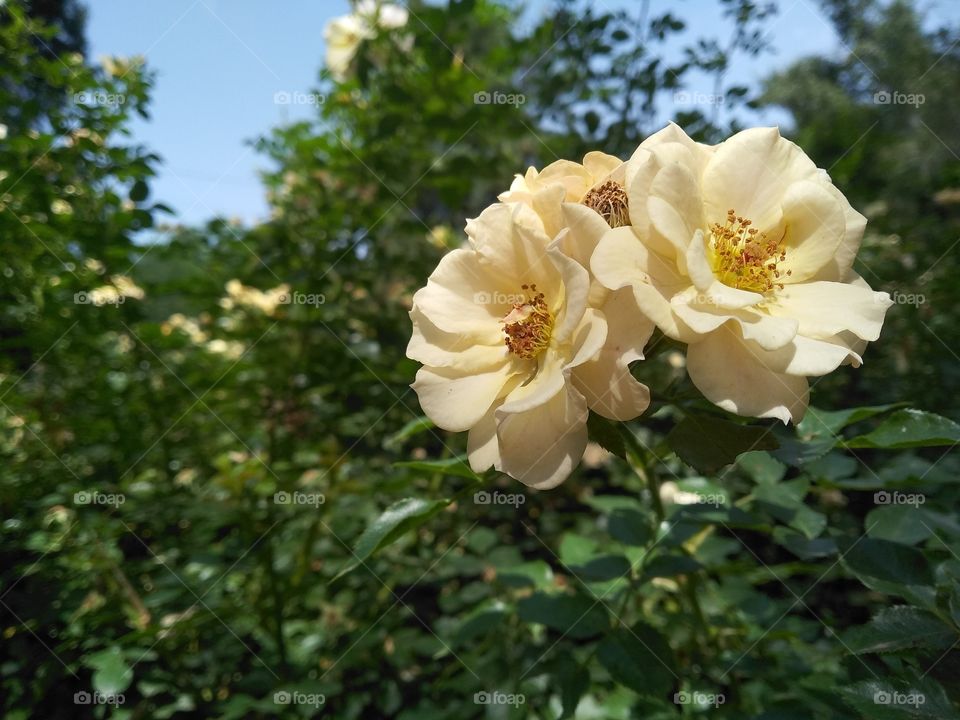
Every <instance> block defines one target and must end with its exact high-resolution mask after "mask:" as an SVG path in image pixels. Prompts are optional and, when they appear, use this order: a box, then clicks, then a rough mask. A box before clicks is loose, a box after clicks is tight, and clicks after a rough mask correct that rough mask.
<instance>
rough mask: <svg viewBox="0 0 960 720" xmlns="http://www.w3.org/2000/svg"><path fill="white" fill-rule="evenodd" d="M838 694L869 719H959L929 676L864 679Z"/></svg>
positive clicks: (958, 715)
mask: <svg viewBox="0 0 960 720" xmlns="http://www.w3.org/2000/svg"><path fill="white" fill-rule="evenodd" d="M840 692H841V694H842V695H843V698H844V700H846V701H847V702H848V703H849V704H850V705H851V706H852V707H854V708H855V709H856V710H857V711H858V712H860V713H861V714H862V716H863V717H865V718H870V720H960V714H958V713H957V711H956V709H955V708H954V707H953V704H952V703H951V702H950V700H949V698H948V697H947V694H946V692H945V691H944V689H943V687H942V686H940V684H939V683H937V682H936V681H935V680H933V679H931V678H929V677H927V678H923V679H922V680H920V681H918V682H905V681H889V680H886V679H871V680H864V681H861V682H858V683H856V684H854V685H852V686H851V687H849V688H843V689H841V691H840Z"/></svg>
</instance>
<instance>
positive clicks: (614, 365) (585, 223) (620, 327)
mask: <svg viewBox="0 0 960 720" xmlns="http://www.w3.org/2000/svg"><path fill="white" fill-rule="evenodd" d="M626 170H627V165H626V163H624V162H623V161H622V160H620V159H619V158H616V157H614V156H612V155H607V154H605V153H602V152H590V153H587V155H586V156H585V157H584V158H583V163H582V164H580V163H576V162H572V161H569V160H558V161H556V162H554V163H552V164H550V165H548V166H547V167H545V168H544V169H543V170H537V169H536V168H533V167H531V168H529V169H528V170H527V172H526V173H525V174H524V175H517V176H516V178H515V179H514V181H513V184H512V185H511V186H510V190H508V191H507V192H505V193H501V195H500V196H499V197H500V200H501V201H502V202H505V203H522V204H524V205H527V206H529V207H530V208H532V209H533V210H534V211H535V212H536V213H537V215H538V216H539V217H540V220H541V222H542V223H543V226H544V229H545V230H546V232H547V234H548V235H549V236H550V237H552V238H554V246H555V247H556V248H557V249H559V250H560V251H561V252H563V253H564V254H565V255H567V256H569V257H571V258H573V259H574V260H576V261H577V262H579V263H580V264H581V265H583V267H584V268H586V269H587V270H589V269H590V258H591V256H592V255H593V253H594V251H595V250H596V247H597V245H598V243H599V242H600V240H601V239H602V238H603V236H604V235H606V233H607V232H608V231H609V230H610V229H611V227H619V226H620V225H623V224H627V223H629V217H628V214H627V197H626V193H625V192H624V190H623V184H624V179H625V174H626ZM590 279H591V282H590V293H589V298H588V299H589V304H590V306H591V307H595V308H598V309H599V310H600V311H601V312H603V314H604V316H605V318H606V320H607V325H608V327H609V339H608V342H607V343H606V344H605V345H604V348H603V350H602V351H601V352H600V354H599V355H598V356H597V357H596V358H595V359H594V360H592V361H591V362H590V363H589V364H588V365H586V366H585V367H583V368H582V369H581V371H580V372H581V374H583V373H591V374H594V375H596V378H595V382H594V384H595V385H596V386H597V387H602V385H603V383H604V378H606V384H607V386H608V391H607V392H606V393H605V394H603V395H598V396H595V397H594V398H593V400H594V403H593V404H592V405H591V409H592V410H594V411H595V412H597V413H599V414H600V415H603V416H604V417H607V418H609V419H611V420H632V419H633V418H635V417H637V416H638V415H640V414H641V413H643V412H644V410H646V409H647V407H648V406H649V404H650V392H649V390H648V388H647V387H646V386H645V385H643V384H642V383H640V382H638V381H636V380H634V379H633V377H632V376H631V374H630V367H629V364H630V363H631V362H633V361H635V360H642V359H643V349H644V346H645V345H646V342H647V340H649V339H650V336H651V335H652V334H653V329H654V325H653V322H651V321H650V320H649V319H648V318H647V317H646V316H644V315H643V314H642V313H641V312H640V311H639V309H638V308H637V305H636V302H635V300H634V299H633V293H632V292H631V290H630V289H629V288H625V289H622V290H618V291H615V292H611V291H610V290H608V289H607V288H606V287H604V286H603V285H602V284H600V283H599V282H597V280H596V278H595V277H593V275H592V273H591V276H590Z"/></svg>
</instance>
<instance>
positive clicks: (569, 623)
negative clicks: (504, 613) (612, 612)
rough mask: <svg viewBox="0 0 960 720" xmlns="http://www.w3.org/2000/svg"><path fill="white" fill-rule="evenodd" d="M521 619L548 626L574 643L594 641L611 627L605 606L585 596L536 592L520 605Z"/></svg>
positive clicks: (518, 609) (518, 607)
mask: <svg viewBox="0 0 960 720" xmlns="http://www.w3.org/2000/svg"><path fill="white" fill-rule="evenodd" d="M517 612H518V614H519V616H520V619H521V620H523V621H524V622H528V623H539V624H541V625H546V626H547V627H548V628H550V629H552V630H556V631H557V632H560V633H562V634H564V635H566V636H568V637H571V638H574V639H583V638H588V637H594V636H596V635H599V634H600V633H602V632H604V631H605V630H607V629H608V627H609V624H610V623H609V621H608V619H607V611H606V610H605V609H604V607H603V604H602V603H600V602H598V601H597V600H595V599H591V598H588V597H586V596H584V595H548V594H546V593H543V592H536V593H534V594H533V595H530V596H529V597H525V598H523V599H522V600H520V602H519V603H517Z"/></svg>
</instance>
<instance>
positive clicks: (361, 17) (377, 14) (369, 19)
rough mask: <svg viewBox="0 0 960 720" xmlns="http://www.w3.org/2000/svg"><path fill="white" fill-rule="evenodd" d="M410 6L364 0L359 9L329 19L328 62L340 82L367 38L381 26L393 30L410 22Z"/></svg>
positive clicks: (344, 77) (347, 74)
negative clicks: (408, 9) (408, 7)
mask: <svg viewBox="0 0 960 720" xmlns="http://www.w3.org/2000/svg"><path fill="white" fill-rule="evenodd" d="M408 18H409V12H408V11H407V9H406V8H404V7H402V6H400V5H394V4H392V3H383V4H381V3H379V2H377V0H361V1H360V2H358V3H357V6H356V11H355V12H354V13H351V14H350V15H341V16H340V17H336V18H334V19H333V20H331V21H330V22H328V23H327V25H326V27H325V28H324V30H323V39H324V41H325V42H326V44H327V54H326V64H327V69H329V70H330V74H331V75H332V76H333V78H334V79H335V80H337V81H338V82H343V81H344V80H346V79H347V78H348V77H349V74H350V65H351V63H352V62H353V58H354V57H355V56H356V54H357V50H359V49H360V44H361V43H362V42H363V41H364V40H370V39H371V38H373V37H376V34H377V29H378V28H379V29H382V30H392V29H395V28H399V27H403V26H404V25H406V24H407V20H408Z"/></svg>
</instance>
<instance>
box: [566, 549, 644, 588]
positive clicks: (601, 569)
mask: <svg viewBox="0 0 960 720" xmlns="http://www.w3.org/2000/svg"><path fill="white" fill-rule="evenodd" d="M569 567H570V572H572V573H573V574H574V575H576V576H577V577H578V578H580V579H581V580H583V581H586V582H603V581H605V580H616V579H617V578H621V577H624V576H626V575H627V574H629V572H630V561H629V560H627V559H626V558H625V557H623V555H602V556H600V557H596V558H593V559H592V560H589V561H588V562H586V563H584V564H583V565H571V566H569Z"/></svg>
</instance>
